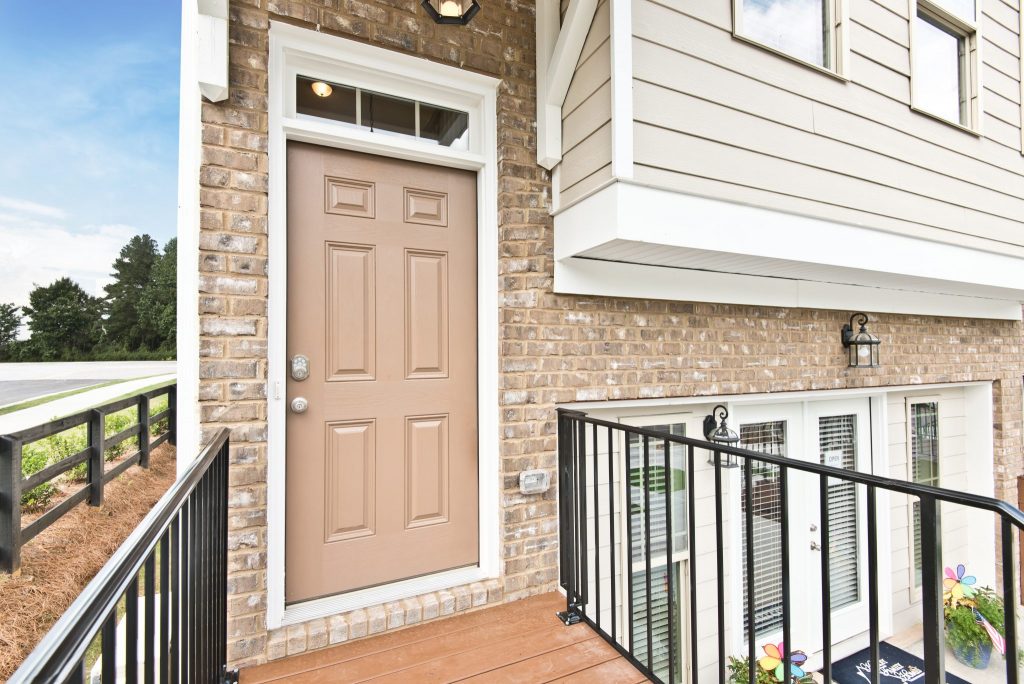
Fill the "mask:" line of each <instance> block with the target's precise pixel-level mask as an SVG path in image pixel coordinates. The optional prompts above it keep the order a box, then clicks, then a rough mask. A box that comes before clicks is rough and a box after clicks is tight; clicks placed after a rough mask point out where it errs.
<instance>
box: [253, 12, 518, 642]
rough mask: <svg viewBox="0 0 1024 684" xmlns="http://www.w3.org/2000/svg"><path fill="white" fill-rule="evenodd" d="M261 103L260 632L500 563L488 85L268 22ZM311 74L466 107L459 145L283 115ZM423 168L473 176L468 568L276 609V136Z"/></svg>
mask: <svg viewBox="0 0 1024 684" xmlns="http://www.w3.org/2000/svg"><path fill="white" fill-rule="evenodd" d="M268 71H269V107H268V115H269V120H268V133H269V141H268V158H269V159H268V173H269V191H268V224H267V242H268V253H269V259H268V293H267V296H268V310H267V321H268V331H267V338H268V340H267V342H268V345H267V346H268V348H267V628H268V629H276V628H278V627H281V626H283V625H289V624H295V623H298V622H303V621H306V620H311V619H314V618H318V617H326V616H329V615H334V614H337V613H342V612H345V611H349V610H355V609H357V608H361V607H366V606H370V605H377V604H381V603H385V602H389V601H395V600H398V599H401V598H407V597H411V596H416V595H419V594H423V593H427V592H431V591H438V590H440V589H446V588H450V587H455V586H459V585H463V584H467V583H471V582H476V581H480V580H483V579H488V578H492V577H497V576H498V573H499V570H500V544H499V540H500V539H501V535H500V516H499V508H500V491H499V462H498V458H499V450H498V447H499V438H498V307H499V301H498V282H497V281H498V180H497V179H498V161H497V102H496V99H497V97H496V96H497V87H498V84H499V81H498V80H496V79H493V78H490V77H487V76H482V75H480V74H476V73H472V72H469V71H464V70H462V69H457V68H455V67H451V66H446V65H442V64H437V63H434V62H430V61H428V60H426V59H421V58H418V57H413V56H409V55H404V54H400V53H398V52H393V51H391V50H386V49H383V48H379V47H374V46H370V45H365V44H363V43H358V42H356V41H353V40H347V39H344V38H338V37H335V36H329V35H325V34H322V33H319V32H317V31H312V30H309V29H304V28H299V27H296V26H292V25H289V24H283V23H280V22H275V21H272V22H270V62H269V69H268ZM299 73H301V74H302V75H305V76H311V77H314V78H321V79H324V80H327V81H332V82H335V83H343V84H346V85H352V86H356V87H361V88H367V89H371V90H374V91H375V92H381V93H386V94H389V95H395V96H398V97H404V98H408V99H413V100H420V101H424V102H429V103H432V104H438V105H441V106H444V107H449V108H452V109H459V110H461V111H465V112H468V113H469V127H470V128H469V136H470V144H469V149H468V150H466V151H461V150H452V149H449V148H446V147H440V146H437V145H433V144H430V143H427V142H423V141H419V140H415V139H405V138H396V137H392V136H386V135H380V134H375V133H372V132H370V131H368V130H365V129H359V128H355V127H349V126H345V125H342V124H338V123H334V122H331V121H328V120H326V119H324V120H316V119H313V118H311V117H299V116H296V113H295V77H296V75H297V74H299ZM290 140H295V141H300V142H307V143H314V144H317V145H323V146H327V147H335V148H340V149H346V150H353V151H357V152H365V153H370V154H376V155H382V156H386V157H392V158H395V159H405V160H411V161H418V162H424V163H429V164H435V165H438V166H446V167H451V168H458V169H467V170H471V171H475V172H476V173H477V214H478V216H477V232H478V236H477V288H478V292H477V309H478V311H477V325H478V347H479V350H480V351H479V354H478V359H479V360H478V369H477V378H478V392H477V399H478V412H477V413H478V419H477V420H478V434H479V442H478V458H479V478H480V479H479V495H480V501H479V515H480V519H479V528H478V529H479V536H480V540H479V552H480V563H479V566H478V567H473V568H463V569H456V570H447V571H443V572H439V573H434V574H431V575H426V576H423V577H416V578H413V579H408V580H403V581H400V582H394V583H391V584H386V585H383V586H379V587H372V588H369V589H363V590H359V591H354V592H349V593H345V594H339V595H337V596H331V597H327V598H321V599H315V600H311V601H305V602H302V603H298V604H293V605H291V606H287V607H286V606H285V593H284V584H285V583H284V576H285V510H286V509H285V475H286V467H285V417H286V413H285V411H286V401H285V393H284V387H285V379H286V359H285V354H286V340H287V310H286V306H287V286H288V278H287V275H288V274H287V245H288V243H287V202H286V187H287V158H286V154H285V149H286V146H287V143H288V141H290Z"/></svg>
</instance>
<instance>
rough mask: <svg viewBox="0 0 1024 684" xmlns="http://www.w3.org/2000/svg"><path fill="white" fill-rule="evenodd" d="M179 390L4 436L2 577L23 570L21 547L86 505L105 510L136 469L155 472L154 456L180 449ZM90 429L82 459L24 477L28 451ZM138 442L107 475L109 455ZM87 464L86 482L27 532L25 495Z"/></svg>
mask: <svg viewBox="0 0 1024 684" xmlns="http://www.w3.org/2000/svg"><path fill="white" fill-rule="evenodd" d="M163 395H167V408H166V409H165V410H163V411H160V412H159V413H155V414H153V415H150V403H151V402H152V400H153V399H156V398H157V397H160V396H163ZM176 395H177V385H174V384H171V385H166V386H164V387H159V388H157V389H154V390H150V391H148V392H141V393H139V394H137V395H135V396H132V397H127V398H125V399H119V400H117V401H113V402H110V403H107V404H103V405H102V406H95V407H93V408H90V409H87V410H85V411H80V412H78V413H75V414H73V415H70V416H65V417H64V418H59V419H57V420H51V421H50V422H48V423H44V424H42V425H37V426H35V427H31V428H26V429H25V430H20V431H18V432H14V433H11V434H9V435H0V572H8V573H9V572H15V571H17V570H18V569H20V568H21V547H22V546H23V545H24V544H26V543H28V542H29V541H30V540H31V539H32V538H33V537H35V536H36V535H38V534H39V533H40V532H42V531H43V530H45V529H46V528H47V527H49V526H50V525H52V524H53V523H55V522H56V521H57V520H59V519H60V518H61V517H62V516H64V515H65V514H66V513H67V512H68V511H70V510H71V509H72V508H74V507H75V506H77V505H78V504H80V503H82V502H83V501H86V502H88V504H89V505H90V506H101V505H103V488H104V485H106V484H107V483H108V482H110V481H111V480H113V479H114V478H116V477H117V476H118V475H120V474H121V473H123V472H124V471H125V470H127V469H128V468H130V467H131V466H133V465H135V464H138V465H140V466H142V467H143V468H148V467H149V454H150V452H151V451H152V450H153V449H155V448H156V447H158V446H160V445H161V444H163V443H164V442H168V443H170V444H174V442H175V435H176V432H177V420H176V407H175V404H176ZM130 408H136V409H137V410H138V417H137V419H136V422H135V423H134V424H132V425H129V426H128V427H126V428H124V429H123V430H121V431H119V432H118V433H117V434H114V435H111V436H109V437H107V436H106V418H107V416H110V415H111V414H114V413H117V412H118V411H124V410H125V409H130ZM162 420H166V421H167V429H166V430H165V431H164V432H163V433H161V434H160V435H158V436H157V437H153V436H152V435H151V434H150V426H152V425H156V424H157V423H158V422H159V421H162ZM81 426H85V446H84V448H82V449H81V450H79V451H78V452H77V453H74V454H72V455H70V456H68V457H66V458H62V459H60V460H58V461H55V462H53V463H49V464H47V465H46V467H45V468H42V469H41V470H39V471H37V472H35V473H32V474H31V475H29V476H28V477H25V476H24V474H23V460H24V456H25V447H26V446H28V445H30V444H32V443H33V442H38V441H40V440H43V439H46V438H47V437H52V436H53V435H57V434H60V433H62V432H66V431H68V430H73V429H75V428H77V427H81ZM135 438H137V439H138V449H137V450H136V451H135V452H134V453H132V454H131V455H129V456H128V457H126V458H124V459H121V460H119V462H118V463H117V465H115V466H114V467H112V468H110V470H107V469H106V459H105V457H104V454H105V453H106V452H107V450H108V449H112V448H114V447H118V446H120V445H121V444H122V443H124V442H126V441H128V440H130V439H135ZM83 463H84V464H87V470H86V481H85V483H84V484H83V486H82V487H81V488H79V489H78V490H76V491H75V492H74V493H72V494H71V495H70V496H68V497H67V498H65V499H63V500H62V501H60V503H58V504H57V505H55V506H53V507H52V508H50V509H49V510H48V511H46V512H45V513H44V514H43V515H41V516H39V517H38V518H36V519H35V520H34V521H32V523H30V524H29V525H26V526H25V527H22V525H21V509H22V494H24V493H25V492H31V491H32V490H33V489H36V488H37V487H40V486H41V485H46V484H48V483H50V482H52V481H53V480H54V479H56V478H58V477H60V476H61V475H63V474H64V473H66V472H68V471H69V470H71V469H72V468H75V467H76V466H79V465H81V464H83Z"/></svg>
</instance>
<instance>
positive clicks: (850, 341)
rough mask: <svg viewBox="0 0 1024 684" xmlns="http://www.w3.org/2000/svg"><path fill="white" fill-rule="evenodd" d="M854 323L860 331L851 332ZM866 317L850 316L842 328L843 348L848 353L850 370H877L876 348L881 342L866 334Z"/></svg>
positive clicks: (860, 314) (858, 314) (859, 315)
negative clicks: (858, 326)
mask: <svg viewBox="0 0 1024 684" xmlns="http://www.w3.org/2000/svg"><path fill="white" fill-rule="evenodd" d="M854 321H857V322H858V324H859V325H860V330H858V331H857V332H853V325H854ZM867 324H868V317H867V316H866V315H864V314H862V313H855V314H853V315H852V316H850V322H849V323H847V324H846V325H844V326H843V346H844V347H846V348H847V349H848V350H849V352H850V368H878V366H879V363H878V347H879V346H880V345H881V344H882V341H881V340H879V339H878V338H877V337H875V336H874V335H872V334H871V333H869V332H868V328H867Z"/></svg>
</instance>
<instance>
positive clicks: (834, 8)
mask: <svg viewBox="0 0 1024 684" xmlns="http://www.w3.org/2000/svg"><path fill="white" fill-rule="evenodd" d="M822 1H823V2H824V4H825V5H826V6H827V7H828V10H829V18H830V21H829V24H828V27H827V28H828V34H827V41H828V48H827V49H828V57H829V65H828V66H821V65H820V64H815V63H814V62H809V61H807V60H806V59H803V58H801V57H798V56H796V55H794V54H791V53H789V52H786V51H785V50H780V49H779V48H776V47H772V46H771V45H768V44H767V43H763V42H761V41H760V40H758V39H757V38H754V37H752V36H749V35H746V34H744V33H743V3H744V0H732V37H733V38H734V39H735V40H740V41H743V42H744V43H747V44H748V45H753V46H754V47H756V48H759V49H761V50H766V51H768V52H771V53H772V54H774V55H778V56H779V57H784V58H785V59H788V60H790V61H792V62H795V63H797V64H799V65H801V66H804V67H807V68H809V69H813V70H815V71H817V72H819V73H822V74H825V75H826V76H831V77H833V78H836V79H839V80H840V81H849V80H850V79H849V77H848V76H847V74H849V72H850V65H849V50H848V49H847V46H848V45H849V36H848V34H849V29H848V26H849V23H850V22H849V7H848V3H847V0H822Z"/></svg>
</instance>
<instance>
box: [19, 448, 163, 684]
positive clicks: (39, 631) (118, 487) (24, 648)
mask: <svg viewBox="0 0 1024 684" xmlns="http://www.w3.org/2000/svg"><path fill="white" fill-rule="evenodd" d="M175 476H176V465H175V455H174V447H172V446H168V445H166V444H164V445H161V446H160V447H159V448H157V449H155V450H154V451H153V453H152V454H151V455H150V463H149V469H143V468H140V467H138V466H133V467H131V468H129V469H128V470H127V471H125V472H124V473H122V474H121V476H120V477H118V478H117V479H115V480H114V481H113V482H111V483H109V484H108V485H107V486H106V487H104V489H103V506H102V507H100V508H94V507H92V506H89V505H87V504H80V505H78V506H76V507H75V508H74V509H72V510H71V511H70V512H69V513H68V514H67V515H65V516H64V517H63V518H61V519H60V520H58V521H57V522H55V523H54V524H53V525H51V526H50V527H49V528H47V529H46V530H44V531H43V532H41V533H40V534H39V535H38V536H37V537H36V538H35V539H33V540H32V541H30V542H29V543H28V544H27V545H25V546H24V547H23V548H22V550H21V574H20V575H18V576H10V575H0V680H2V681H6V680H7V679H8V678H9V677H10V676H11V675H12V674H14V671H15V670H16V669H17V668H18V666H19V665H20V664H21V662H22V661H23V660H24V659H25V657H26V656H27V655H28V654H29V653H30V652H31V651H32V649H33V648H35V646H36V644H38V643H39V641H40V640H41V639H42V638H43V636H44V635H45V634H46V632H47V630H49V629H50V627H52V626H53V623H55V622H56V621H57V619H58V618H59V617H60V616H61V615H62V614H63V613H64V611H65V610H67V608H68V606H70V605H71V602H72V601H74V600H75V598H76V597H77V596H78V594H79V593H80V592H81V591H82V589H84V588H85V585H86V584H88V583H89V580H91V579H92V578H93V577H94V576H95V575H96V573H97V572H99V569H100V568H101V567H103V564H104V563H106V562H107V560H108V559H109V558H110V557H111V556H112V555H113V553H114V551H115V550H117V547H118V546H120V545H121V543H122V542H123V541H124V540H125V539H126V538H127V537H128V535H129V534H131V531H132V530H133V529H134V528H135V527H136V525H138V524H139V522H140V521H141V520H142V518H144V517H145V515H146V513H148V512H149V510H150V509H151V508H152V507H153V505H154V504H156V502H157V501H158V500H159V499H160V497H161V496H162V495H163V493H164V492H165V491H167V489H168V488H169V487H170V486H171V484H172V483H173V482H174V479H175ZM77 486H80V485H76V487H77ZM71 491H73V489H72V490H71ZM69 493H70V492H69ZM57 500H59V499H57ZM57 500H55V501H52V502H50V504H48V506H52V505H53V504H54V503H56V501H57ZM35 517H38V515H33V516H29V515H25V516H24V517H23V521H22V525H23V526H24V525H25V524H27V523H28V522H30V521H31V520H32V519H33V518H35Z"/></svg>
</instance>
